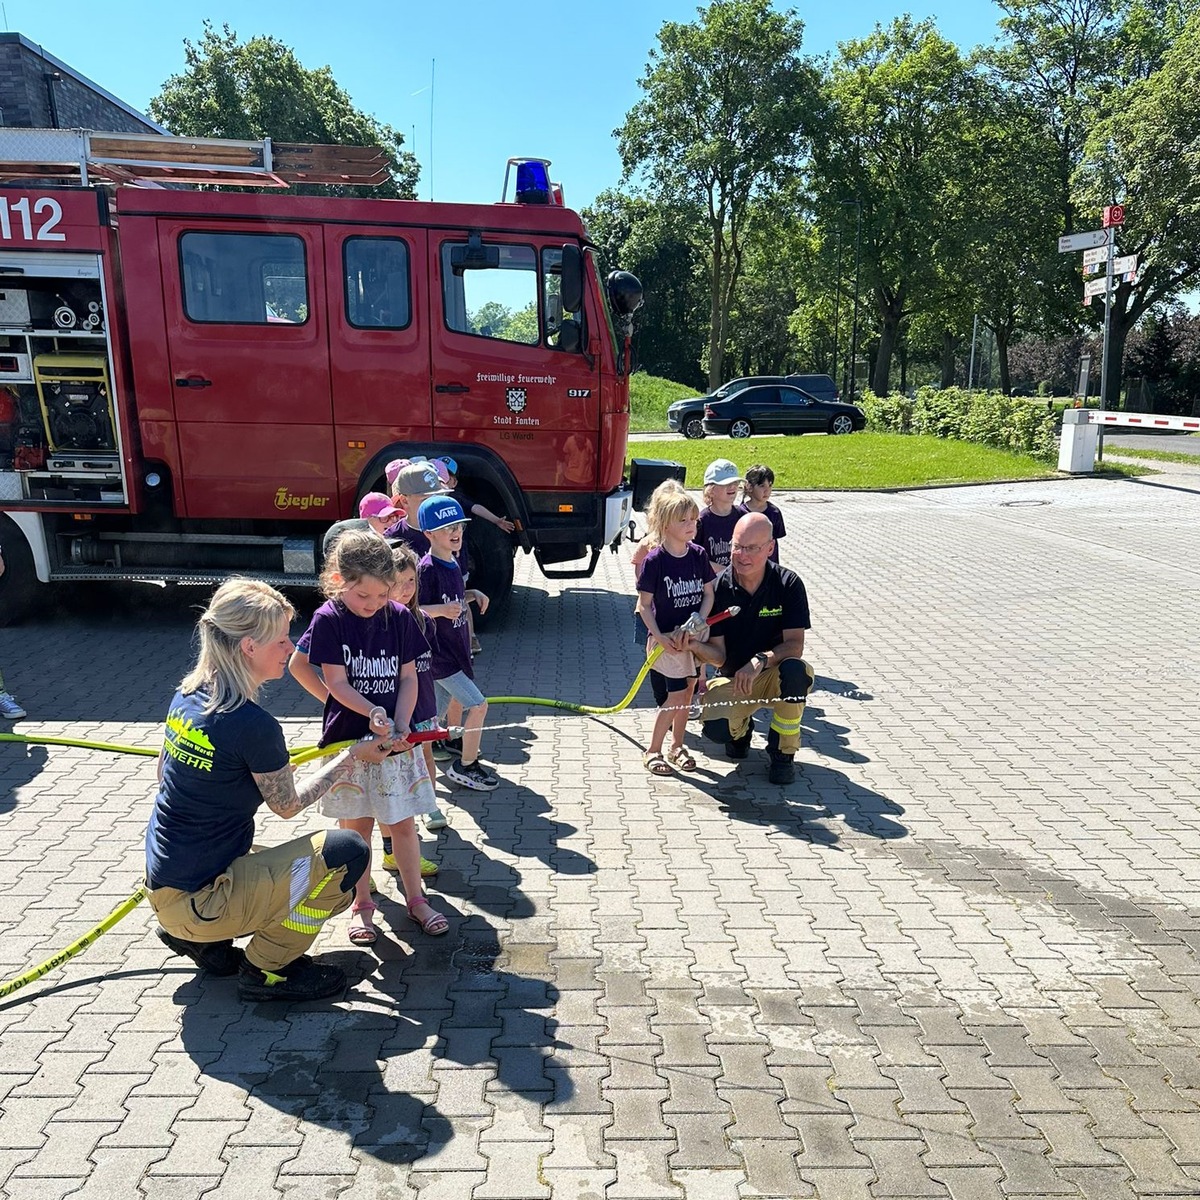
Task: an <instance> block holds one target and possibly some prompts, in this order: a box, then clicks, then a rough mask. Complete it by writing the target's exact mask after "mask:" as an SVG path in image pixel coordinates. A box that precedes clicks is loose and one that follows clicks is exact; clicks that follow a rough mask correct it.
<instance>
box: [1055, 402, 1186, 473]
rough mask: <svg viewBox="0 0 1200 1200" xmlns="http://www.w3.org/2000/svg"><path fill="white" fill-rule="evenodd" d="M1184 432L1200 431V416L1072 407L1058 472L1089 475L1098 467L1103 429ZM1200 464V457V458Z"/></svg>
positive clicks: (1067, 416) (1066, 418)
mask: <svg viewBox="0 0 1200 1200" xmlns="http://www.w3.org/2000/svg"><path fill="white" fill-rule="evenodd" d="M1114 425H1115V426H1117V427H1122V426H1124V427H1125V428H1128V429H1180V430H1188V431H1195V432H1200V417H1163V416H1159V415H1157V414H1156V413H1125V412H1102V411H1101V410H1100V409H1098V408H1068V409H1067V411H1066V412H1064V413H1063V427H1062V440H1061V441H1060V442H1059V445H1058V469H1059V470H1060V471H1067V472H1069V473H1070V474H1072V475H1086V474H1089V473H1090V472H1091V471H1094V470H1095V468H1096V449H1097V447H1098V445H1099V442H1100V430H1101V428H1102V427H1107V426H1114ZM1197 462H1200V457H1198V458H1197Z"/></svg>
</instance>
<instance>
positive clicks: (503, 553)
mask: <svg viewBox="0 0 1200 1200" xmlns="http://www.w3.org/2000/svg"><path fill="white" fill-rule="evenodd" d="M467 529H468V530H469V531H470V532H469V533H468V535H467V536H468V537H469V538H470V539H471V582H470V583H469V584H468V585H467V586H468V587H474V588H478V589H479V590H480V591H481V592H483V593H484V594H485V595H486V596H487V598H488V602H489V603H488V610H487V612H486V613H485V614H484V616H483V617H482V618H481V617H480V615H479V610H478V609H476V610H475V627H476V629H485V628H486V627H487V625H488V622H489V621H491V619H492V618H493V617H494V616H496V615H497V614H498V613H499V612H500V610H501V609H502V608H503V607H504V605H505V604H507V603H508V595H509V593H510V592H511V591H512V582H513V557H514V553H515V551H514V549H513V542H512V539H511V538H510V537H509V536H508V534H507V533H505V532H504V531H503V530H500V529H497V528H496V526H495V525H493V524H491V522H489V521H483V520H479V521H472V522H471V523H470V525H468V526H467Z"/></svg>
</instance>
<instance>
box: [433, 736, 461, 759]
mask: <svg viewBox="0 0 1200 1200" xmlns="http://www.w3.org/2000/svg"><path fill="white" fill-rule="evenodd" d="M455 743H457V745H456V744H455ZM461 754H462V739H461V738H439V739H438V740H437V741H436V742H434V743H433V761H434V762H450V761H451V760H453V759H455V758H458V757H459V756H460V755H461Z"/></svg>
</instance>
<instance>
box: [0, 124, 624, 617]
mask: <svg viewBox="0 0 1200 1200" xmlns="http://www.w3.org/2000/svg"><path fill="white" fill-rule="evenodd" d="M547 165H548V164H546V163H545V162H544V160H538V159H513V160H510V162H509V166H510V169H511V168H513V167H515V168H516V180H517V186H516V189H515V196H516V199H515V201H514V202H508V201H507V192H508V175H507V174H506V177H505V188H504V194H503V195H502V198H501V202H500V203H498V204H491V205H469V204H442V203H422V202H419V201H410V200H371V199H355V198H349V197H308V196H296V195H285V194H280V193H279V192H277V191H276V192H266V193H233V192H213V191H200V190H195V189H193V188H189V187H186V186H183V187H181V186H170V187H163V186H161V185H162V184H163V183H170V184H172V185H179V184H195V183H226V184H230V183H236V184H242V185H259V186H262V185H266V186H269V187H275V188H281V187H286V186H287V184H288V183H289V182H296V181H300V182H306V183H343V184H345V183H350V184H362V183H371V182H373V181H374V182H378V180H379V178H380V176H379V172H380V170H381V169H382V166H381V159H380V156H379V154H378V152H377V151H376V150H374V149H373V148H362V147H348V146H336V147H335V146H281V145H278V144H276V145H272V144H271V143H270V141H263V142H229V141H192V140H187V139H181V138H171V137H154V136H140V135H139V136H131V135H119V134H99V133H87V132H78V131H51V130H15V129H5V130H0V180H4V181H6V183H5V185H4V186H0V545H2V546H3V548H4V554H5V557H6V559H7V567H8V569H7V571H6V572H5V574H4V575H3V576H2V577H0V622H4V621H10V620H13V619H16V618H18V617H19V616H20V615H21V614H22V612H23V611H24V610H26V609H27V608H28V607H29V606H30V604H31V603H32V602H33V601H34V600H35V598H36V593H37V589H38V587H39V586H40V584H45V583H49V582H58V581H67V580H71V581H76V580H99V579H150V580H167V581H178V582H190V583H203V582H211V581H215V580H218V579H220V578H223V577H224V576H225V575H226V574H229V573H232V572H237V573H241V574H247V575H252V576H255V577H257V578H260V579H265V580H267V581H269V582H271V583H275V584H280V585H287V584H291V585H299V586H311V585H313V584H314V583H315V582H316V578H317V575H318V572H319V570H320V567H321V562H320V546H321V538H322V535H323V533H324V532H325V530H326V529H327V528H328V527H329V526H330V525H331V524H332V523H333V522H334V521H336V520H338V519H340V518H344V517H347V516H350V515H352V514H354V515H356V510H357V502H358V499H359V498H360V497H361V496H362V495H363V494H364V493H366V492H368V491H382V490H386V488H385V481H384V466H385V464H386V463H387V462H388V461H389V460H391V459H394V458H401V457H408V458H411V457H414V456H417V455H425V456H427V457H430V458H432V457H435V456H437V455H439V454H446V455H450V456H452V457H453V458H454V459H455V460H456V462H457V464H458V475H459V480H460V483H461V484H462V485H463V487H464V489H465V491H466V493H467V494H468V495H469V496H470V497H471V499H473V500H474V501H476V502H478V503H481V504H484V505H486V506H487V507H488V508H490V509H492V511H493V512H495V513H500V514H505V515H507V516H508V517H509V518H510V519H511V520H512V521H514V522H515V524H516V532H515V533H514V534H513V535H512V538H511V539H510V538H509V537H507V536H505V535H503V534H502V533H501V532H500V531H499V530H498V529H497V528H496V527H495V526H493V525H491V524H489V523H488V522H486V521H473V522H472V523H471V524H470V525H469V526H468V529H469V536H470V546H471V551H472V558H473V561H474V575H473V580H474V581H475V582H476V583H477V585H478V586H479V587H481V588H482V589H483V590H484V591H486V592H488V593H489V594H490V595H492V596H493V598H494V599H495V600H496V601H497V602H500V601H502V600H503V599H504V597H505V595H506V594H507V593H508V591H509V589H510V588H511V585H512V574H513V553H514V548H515V546H520V547H521V548H522V549H524V550H525V551H527V552H532V553H533V554H534V556H535V558H536V560H537V562H538V564H539V566H540V567H541V568H542V570H543V571H544V572H545V573H546V574H548V575H556V576H563V577H574V576H587V575H590V574H591V573H592V571H593V570H594V569H595V564H596V559H597V556H598V554H599V552H600V550H601V548H602V547H603V546H605V545H607V544H609V543H611V542H613V541H614V540H615V539H617V538H619V537H620V536H621V533H622V531H623V530H624V528H625V527H626V524H627V522H628V520H629V517H630V505H631V494H630V491H629V488H628V487H627V486H626V484H625V481H624V479H623V473H624V465H625V450H626V440H627V434H628V428H629V381H628V374H627V370H628V366H627V364H628V338H629V333H630V329H631V319H632V314H633V312H634V311H635V310H636V308H637V307H638V305H639V304H640V303H641V285H640V284H639V283H638V281H637V280H636V279H634V277H633V276H631V275H628V274H627V273H625V272H619V271H618V272H614V273H613V274H612V275H610V276H609V278H608V280H607V284H606V285H602V283H601V281H600V279H599V277H598V275H597V270H596V265H595V258H594V256H593V253H592V252H591V246H590V244H589V243H588V240H587V236H586V233H585V231H584V228H583V225H582V223H581V221H580V219H579V217H578V216H577V215H576V214H575V213H573V212H571V211H570V210H569V209H567V208H565V207H563V205H562V197H561V189H559V187H558V185H557V184H551V183H550V182H549V177H548V175H547V174H546V166H547ZM22 180H23V181H25V182H24V183H21V182H19V181H22ZM47 180H49V181H50V182H47ZM64 181H65V182H64ZM146 183H150V184H151V186H137V185H138V184H142V185H144V184H146ZM156 185H157V186H156ZM589 553H590V559H589V561H588V562H587V564H586V565H579V563H578V561H577V560H581V559H585V558H588V556H589ZM571 563H575V564H576V565H575V566H574V567H569V566H563V565H562V564H571ZM556 567H557V569H554V568H556Z"/></svg>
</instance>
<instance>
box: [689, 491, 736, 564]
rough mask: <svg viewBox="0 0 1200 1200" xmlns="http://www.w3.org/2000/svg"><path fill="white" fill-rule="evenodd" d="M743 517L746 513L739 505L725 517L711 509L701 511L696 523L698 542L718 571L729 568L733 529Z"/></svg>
mask: <svg viewBox="0 0 1200 1200" xmlns="http://www.w3.org/2000/svg"><path fill="white" fill-rule="evenodd" d="M743 516H745V513H743V512H742V510H741V509H740V508H738V507H737V505H734V507H733V509H732V510H731V511H730V513H729V515H728V516H725V517H718V516H717V514H716V513H715V512H713V510H712V509H711V508H702V509H701V510H700V519H699V520H698V521H697V522H696V541H697V542H698V543H699V544H700V545H701V546H702V547H703V548H704V551H705V553H707V555H708V561H709V562H710V563H712V565H713V566H714V567H716V568H717V569H718V570H719V569H720V568H722V567H727V566H729V557H730V550H729V545H730V543H731V542H732V541H733V527H734V526H735V525H736V524H737V523H738V522H739V521H740V520H741V519H742V517H743Z"/></svg>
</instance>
